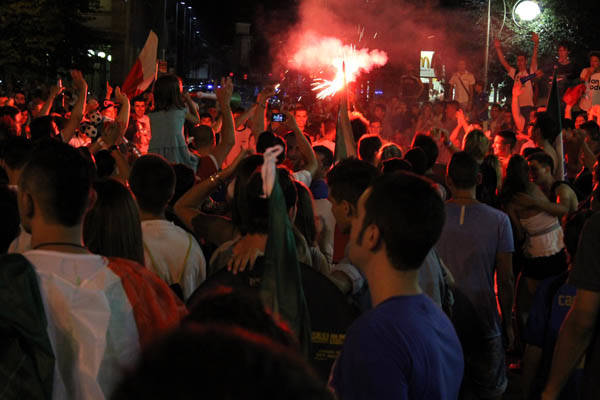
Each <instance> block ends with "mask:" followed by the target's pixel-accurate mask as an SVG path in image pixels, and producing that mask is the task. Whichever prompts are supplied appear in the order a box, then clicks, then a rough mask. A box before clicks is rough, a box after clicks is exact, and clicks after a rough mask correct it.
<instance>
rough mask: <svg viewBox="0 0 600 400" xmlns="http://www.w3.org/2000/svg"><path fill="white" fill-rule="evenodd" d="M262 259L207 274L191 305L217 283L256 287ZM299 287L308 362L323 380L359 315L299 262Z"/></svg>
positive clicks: (327, 282) (334, 289)
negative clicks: (307, 322) (237, 269)
mask: <svg viewBox="0 0 600 400" xmlns="http://www.w3.org/2000/svg"><path fill="white" fill-rule="evenodd" d="M262 261H263V258H262V257H261V258H259V259H258V260H257V262H256V264H255V266H254V268H253V269H252V270H249V269H246V270H245V271H243V272H240V273H238V274H236V275H234V274H232V273H231V272H230V271H227V269H221V270H220V271H218V272H216V273H215V274H214V275H212V276H210V277H209V278H208V279H207V280H206V281H205V282H204V283H203V284H202V285H201V286H200V287H199V288H198V289H196V291H195V292H194V293H193V294H192V296H191V297H190V298H189V300H188V304H194V303H195V301H196V299H197V297H196V296H201V295H202V293H204V292H205V291H206V290H209V289H212V288H214V287H217V286H230V287H233V288H238V289H251V290H256V293H257V294H258V290H259V288H260V283H261V280H262V274H263V272H264V267H265V265H264V263H263V262H262ZM300 272H301V274H302V288H303V290H304V297H305V298H306V305H307V307H308V313H309V316H310V326H311V331H312V332H311V336H312V356H311V363H312V365H313V367H314V368H315V370H316V371H317V373H318V374H319V376H320V377H321V378H322V379H323V380H327V378H328V377H329V371H330V370H331V366H332V365H333V362H334V361H335V359H336V358H337V356H338V354H339V353H340V351H341V350H342V345H343V343H344V339H345V337H346V331H347V329H348V328H349V327H350V325H351V324H352V322H354V320H355V319H356V318H357V317H358V315H359V310H358V308H357V307H355V306H354V305H351V304H350V303H349V302H348V300H347V299H346V296H344V294H343V293H342V292H341V291H340V290H339V289H338V288H337V286H335V285H334V284H333V283H332V282H331V281H330V280H329V279H327V277H325V276H324V275H322V274H321V273H319V272H318V271H316V270H314V269H312V268H311V267H309V266H307V265H306V264H303V263H300Z"/></svg>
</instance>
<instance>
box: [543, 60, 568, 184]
mask: <svg viewBox="0 0 600 400" xmlns="http://www.w3.org/2000/svg"><path fill="white" fill-rule="evenodd" d="M556 74H557V69H556V67H555V68H554V75H553V76H552V88H551V89H550V97H549V98H548V104H547V106H546V112H547V113H548V116H550V118H552V120H554V123H555V124H556V126H557V127H558V132H559V133H558V136H557V137H556V140H555V141H554V149H555V150H556V155H557V156H558V160H559V162H558V165H557V166H556V168H555V173H554V176H555V178H556V179H558V180H564V174H565V161H564V150H563V135H562V112H561V107H560V94H559V93H558V83H557V81H556Z"/></svg>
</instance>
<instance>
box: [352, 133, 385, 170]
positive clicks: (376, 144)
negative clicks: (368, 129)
mask: <svg viewBox="0 0 600 400" xmlns="http://www.w3.org/2000/svg"><path fill="white" fill-rule="evenodd" d="M381 144H382V143H381V138H380V137H379V136H377V135H364V136H363V137H361V138H360V140H359V141H358V155H359V156H360V159H361V160H364V161H366V162H368V163H369V164H373V165H375V164H376V163H377V160H376V156H377V152H378V151H379V149H380V148H381Z"/></svg>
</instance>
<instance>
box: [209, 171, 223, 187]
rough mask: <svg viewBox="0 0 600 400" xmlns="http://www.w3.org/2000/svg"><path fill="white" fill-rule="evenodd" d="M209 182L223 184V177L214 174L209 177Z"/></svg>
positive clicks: (216, 173)
mask: <svg viewBox="0 0 600 400" xmlns="http://www.w3.org/2000/svg"><path fill="white" fill-rule="evenodd" d="M208 180H209V182H210V183H212V184H217V185H220V184H221V182H222V181H223V180H222V179H221V177H220V176H219V173H218V172H215V173H214V174H212V175H211V176H209V177H208Z"/></svg>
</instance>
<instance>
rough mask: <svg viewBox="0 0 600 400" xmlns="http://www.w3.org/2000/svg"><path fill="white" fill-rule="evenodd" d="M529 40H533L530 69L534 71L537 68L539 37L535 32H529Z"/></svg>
mask: <svg viewBox="0 0 600 400" xmlns="http://www.w3.org/2000/svg"><path fill="white" fill-rule="evenodd" d="M531 41H532V42H533V54H532V55H531V67H530V71H533V72H536V71H537V69H538V62H537V59H538V49H539V47H540V37H539V36H538V34H537V33H535V32H533V33H532V34H531Z"/></svg>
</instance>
